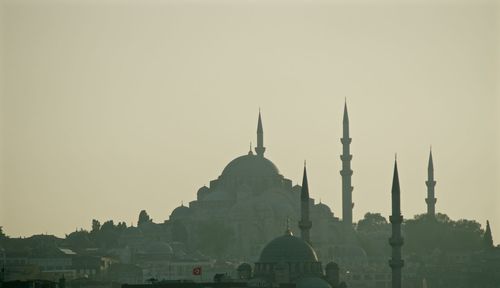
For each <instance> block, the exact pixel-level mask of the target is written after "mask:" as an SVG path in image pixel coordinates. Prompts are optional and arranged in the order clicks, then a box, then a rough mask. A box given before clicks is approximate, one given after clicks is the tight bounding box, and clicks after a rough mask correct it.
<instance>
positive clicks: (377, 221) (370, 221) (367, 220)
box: [357, 212, 388, 232]
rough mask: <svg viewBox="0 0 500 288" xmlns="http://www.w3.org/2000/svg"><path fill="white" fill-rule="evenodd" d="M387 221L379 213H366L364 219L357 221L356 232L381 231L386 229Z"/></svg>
mask: <svg viewBox="0 0 500 288" xmlns="http://www.w3.org/2000/svg"><path fill="white" fill-rule="evenodd" d="M387 225H388V222H387V219H385V217H384V216H382V215H381V214H380V213H370V212H368V213H366V214H365V217H364V218H363V219H361V220H359V222H358V225H357V230H358V231H362V232H376V231H380V230H381V229H386V228H387V227H388V226H387Z"/></svg>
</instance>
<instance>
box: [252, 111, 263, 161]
mask: <svg viewBox="0 0 500 288" xmlns="http://www.w3.org/2000/svg"><path fill="white" fill-rule="evenodd" d="M265 151H266V148H265V147H264V129H263V128H262V119H261V116H260V109H259V120H258V122H257V147H255V153H257V155H259V156H261V157H264V152H265Z"/></svg>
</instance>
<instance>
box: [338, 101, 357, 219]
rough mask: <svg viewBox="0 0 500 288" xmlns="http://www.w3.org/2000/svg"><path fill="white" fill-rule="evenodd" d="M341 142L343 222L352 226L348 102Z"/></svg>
mask: <svg viewBox="0 0 500 288" xmlns="http://www.w3.org/2000/svg"><path fill="white" fill-rule="evenodd" d="M340 142H341V143H342V155H340V160H342V170H340V175H342V221H343V222H344V223H345V224H349V225H352V208H353V207H354V203H353V202H352V190H353V189H354V187H352V185H351V177H352V169H351V160H352V155H351V151H350V144H351V142H352V139H351V138H350V137H349V115H348V114H347V101H346V102H345V104H344V119H343V135H342V138H341V139H340Z"/></svg>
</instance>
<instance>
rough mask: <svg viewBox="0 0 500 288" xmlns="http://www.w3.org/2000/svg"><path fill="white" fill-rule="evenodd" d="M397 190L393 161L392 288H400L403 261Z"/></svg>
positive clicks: (390, 261) (397, 180)
mask: <svg viewBox="0 0 500 288" xmlns="http://www.w3.org/2000/svg"><path fill="white" fill-rule="evenodd" d="M400 195H401V193H400V190H399V177H398V164H397V162H396V161H394V176H393V179H392V215H391V216H389V220H390V221H391V223H392V236H391V238H389V244H390V245H391V246H392V258H391V260H389V266H390V267H391V269H392V288H401V278H402V277H401V268H403V266H404V261H403V259H401V246H403V237H401V223H402V222H403V216H402V215H401V203H400V202H401V199H400Z"/></svg>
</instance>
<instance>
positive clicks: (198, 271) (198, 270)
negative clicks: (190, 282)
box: [193, 266, 201, 276]
mask: <svg viewBox="0 0 500 288" xmlns="http://www.w3.org/2000/svg"><path fill="white" fill-rule="evenodd" d="M193 275H196V276H198V275H201V267H199V266H198V267H194V268H193Z"/></svg>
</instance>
